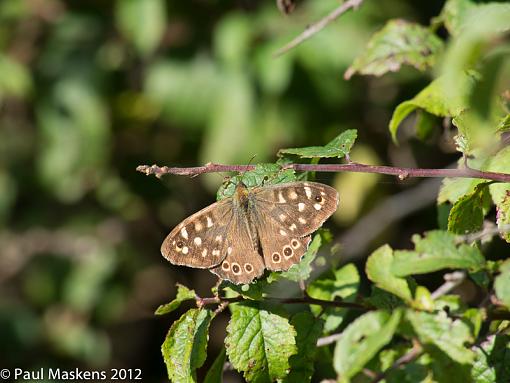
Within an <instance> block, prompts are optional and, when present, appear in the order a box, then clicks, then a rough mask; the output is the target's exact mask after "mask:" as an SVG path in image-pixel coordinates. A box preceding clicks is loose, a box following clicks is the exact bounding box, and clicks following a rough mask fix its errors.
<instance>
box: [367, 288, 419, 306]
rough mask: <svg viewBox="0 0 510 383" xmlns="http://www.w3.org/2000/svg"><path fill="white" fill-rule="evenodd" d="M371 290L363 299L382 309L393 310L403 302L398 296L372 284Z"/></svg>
mask: <svg viewBox="0 0 510 383" xmlns="http://www.w3.org/2000/svg"><path fill="white" fill-rule="evenodd" d="M413 287H414V286H413ZM371 290H372V291H371V293H370V296H369V297H368V298H366V299H365V302H366V303H367V304H368V305H370V306H373V307H375V308H378V309H382V310H393V309H395V308H397V307H399V306H402V305H403V304H404V301H403V300H402V299H400V298H399V297H397V296H395V295H393V294H391V293H389V292H387V291H385V290H383V289H380V288H378V287H376V286H374V285H372V286H371Z"/></svg>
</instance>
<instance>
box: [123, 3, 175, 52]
mask: <svg viewBox="0 0 510 383" xmlns="http://www.w3.org/2000/svg"><path fill="white" fill-rule="evenodd" d="M115 16H116V19H117V26H118V28H119V29H120V30H121V32H122V33H123V35H124V36H125V37H126V38H127V39H128V40H130V42H131V43H132V44H133V45H134V46H135V48H136V49H137V50H138V52H139V53H140V54H142V55H143V56H148V55H149V54H150V53H152V52H153V51H154V50H155V49H156V47H157V46H158V44H159V42H160V41H161V38H162V37H163V33H164V32H165V28H166V9H165V2H164V1H163V0H121V1H117V2H116V9H115Z"/></svg>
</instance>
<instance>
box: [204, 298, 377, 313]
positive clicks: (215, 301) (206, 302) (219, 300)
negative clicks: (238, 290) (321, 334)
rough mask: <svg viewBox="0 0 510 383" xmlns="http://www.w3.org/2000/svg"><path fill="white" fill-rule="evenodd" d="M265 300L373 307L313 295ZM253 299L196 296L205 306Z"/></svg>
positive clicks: (366, 309) (330, 305) (282, 302)
mask: <svg viewBox="0 0 510 383" xmlns="http://www.w3.org/2000/svg"><path fill="white" fill-rule="evenodd" d="M264 300H267V301H272V302H278V303H280V304H308V305H318V306H323V307H343V308H350V309H356V310H363V311H369V310H371V309H372V308H371V307H368V306H364V305H361V304H358V303H353V302H344V301H326V300H323V299H315V298H312V297H308V296H305V297H302V298H276V297H265V298H264ZM251 301H252V300H250V299H246V298H244V297H243V296H238V297H233V298H227V297H219V296H215V297H206V298H201V297H199V296H197V297H196V302H197V306H198V307H203V306H207V305H216V304H218V305H222V304H225V303H226V304H230V303H238V302H251Z"/></svg>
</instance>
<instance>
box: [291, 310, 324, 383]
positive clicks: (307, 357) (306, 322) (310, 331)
mask: <svg viewBox="0 0 510 383" xmlns="http://www.w3.org/2000/svg"><path fill="white" fill-rule="evenodd" d="M290 324H291V325H292V326H293V327H294V329H295V330H296V346H297V353H296V354H294V355H292V356H291V357H290V360H289V364H290V371H289V375H287V376H286V377H285V378H284V379H283V382H285V383H294V382H300V383H301V382H303V383H306V382H310V381H311V379H312V375H313V372H314V359H315V354H316V352H317V339H319V336H320V335H321V333H322V321H321V320H318V319H317V318H315V317H314V316H313V315H312V314H311V313H310V312H309V311H303V312H300V313H297V314H294V315H293V316H292V318H291V321H290Z"/></svg>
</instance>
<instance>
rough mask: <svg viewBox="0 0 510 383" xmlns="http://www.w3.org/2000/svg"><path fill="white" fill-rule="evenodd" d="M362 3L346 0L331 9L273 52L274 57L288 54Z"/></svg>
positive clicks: (356, 0)
mask: <svg viewBox="0 0 510 383" xmlns="http://www.w3.org/2000/svg"><path fill="white" fill-rule="evenodd" d="M362 2H363V0H347V1H346V2H345V3H342V4H341V5H340V6H339V7H337V8H335V9H333V10H332V11H331V12H330V13H329V14H327V15H326V16H325V17H323V18H322V19H320V20H319V21H317V22H316V23H313V24H311V25H309V26H308V27H306V29H305V30H304V31H303V32H302V33H301V34H299V35H298V36H296V37H295V38H294V39H293V40H292V41H290V42H289V43H288V44H286V45H285V46H283V47H282V48H280V49H278V50H277V51H276V52H275V54H274V57H278V56H281V55H282V54H284V53H285V52H288V51H289V50H291V49H293V48H295V47H297V46H298V45H299V44H301V43H302V42H304V41H305V40H308V39H309V38H310V37H312V36H313V35H314V34H316V33H317V32H319V31H321V30H322V29H323V28H324V27H325V26H326V25H328V24H329V23H331V22H332V21H335V20H336V19H337V18H339V17H340V16H341V15H342V14H344V13H345V12H347V11H348V10H349V9H356V8H358V7H359V6H360V5H361V3H362Z"/></svg>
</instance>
